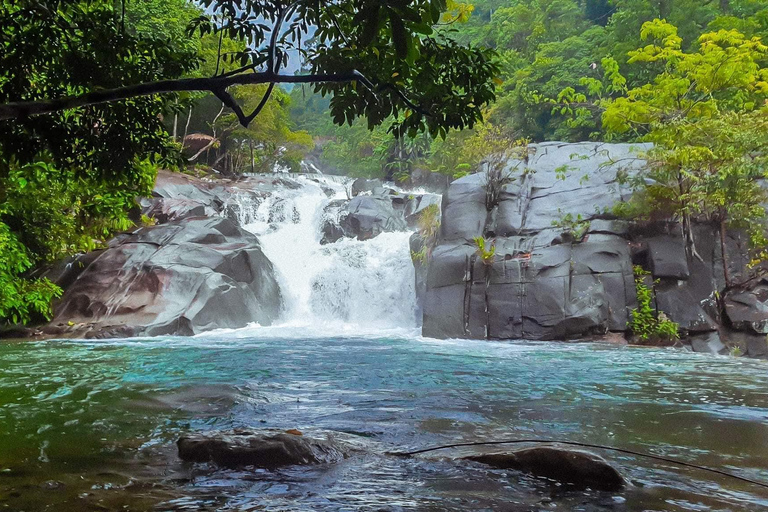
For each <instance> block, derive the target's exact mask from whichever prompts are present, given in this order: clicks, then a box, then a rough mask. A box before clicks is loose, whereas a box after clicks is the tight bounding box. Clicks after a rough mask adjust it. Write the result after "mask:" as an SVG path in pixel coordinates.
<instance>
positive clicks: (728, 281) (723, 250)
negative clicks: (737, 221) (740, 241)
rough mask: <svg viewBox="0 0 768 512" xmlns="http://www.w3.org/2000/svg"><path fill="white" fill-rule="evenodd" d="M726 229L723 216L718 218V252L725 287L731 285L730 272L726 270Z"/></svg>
mask: <svg viewBox="0 0 768 512" xmlns="http://www.w3.org/2000/svg"><path fill="white" fill-rule="evenodd" d="M726 236H727V233H726V230H725V218H724V217H721V219H720V252H721V253H722V257H723V278H724V279H725V288H726V289H728V288H730V287H731V274H730V272H729V271H728V249H727V247H726V245H727V244H726Z"/></svg>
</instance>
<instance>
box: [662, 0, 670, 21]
mask: <svg viewBox="0 0 768 512" xmlns="http://www.w3.org/2000/svg"><path fill="white" fill-rule="evenodd" d="M671 13H672V0H659V18H661V19H662V20H663V19H666V18H669V15H670V14H671Z"/></svg>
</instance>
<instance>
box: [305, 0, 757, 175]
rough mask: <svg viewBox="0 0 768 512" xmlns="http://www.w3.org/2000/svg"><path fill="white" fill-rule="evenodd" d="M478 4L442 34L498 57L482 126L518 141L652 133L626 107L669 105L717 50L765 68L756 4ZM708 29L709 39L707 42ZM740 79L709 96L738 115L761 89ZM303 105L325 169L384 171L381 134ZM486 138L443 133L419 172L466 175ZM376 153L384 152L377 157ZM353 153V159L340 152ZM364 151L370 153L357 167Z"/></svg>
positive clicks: (582, 0) (318, 106) (560, 0)
mask: <svg viewBox="0 0 768 512" xmlns="http://www.w3.org/2000/svg"><path fill="white" fill-rule="evenodd" d="M472 3H473V6H472V9H470V11H471V15H470V16H465V17H464V18H463V22H460V21H459V22H455V23H450V24H447V25H446V26H444V27H442V28H441V30H442V31H443V32H445V33H447V34H449V35H450V37H452V38H454V39H455V40H457V41H459V42H465V43H471V44H475V45H481V46H488V47H491V48H494V49H495V50H496V51H497V52H498V53H499V55H500V67H501V72H500V75H499V78H500V79H501V80H502V83H501V84H500V85H499V86H498V87H497V101H496V102H495V103H494V105H493V106H492V107H490V108H489V109H486V110H485V111H484V115H485V119H486V123H487V124H491V125H492V126H493V127H494V129H495V130H499V131H502V132H504V133H505V134H507V135H506V136H507V137H508V138H510V139H512V140H517V139H529V140H532V141H542V140H564V141H581V140H590V139H591V140H606V139H612V140H617V141H622V140H625V141H626V140H637V139H639V138H643V137H645V136H646V135H648V132H649V131H650V129H649V127H648V125H645V128H644V127H643V126H642V125H641V124H640V123H642V122H645V121H646V120H641V119H637V120H636V121H635V122H633V123H632V125H631V126H621V117H620V114H621V108H622V107H628V106H630V105H631V106H632V107H633V108H635V112H636V113H639V112H640V111H641V110H642V108H644V105H643V104H642V103H640V100H641V99H642V97H641V96H642V95H643V94H645V95H646V99H651V101H652V102H653V101H656V102H657V103H664V102H667V101H668V98H669V94H670V93H671V92H672V91H673V88H674V86H675V85H677V86H680V83H682V82H676V80H678V79H679V78H681V76H682V75H683V74H685V73H689V72H690V74H696V73H698V74H699V75H700V76H703V75H708V74H710V73H711V72H712V71H713V69H714V68H713V67H712V64H713V62H714V61H716V60H717V59H718V58H720V57H722V54H721V53H720V50H724V51H725V52H730V51H733V50H729V49H728V48H731V49H738V52H739V53H740V54H741V55H740V56H739V57H738V59H746V60H733V61H732V62H730V64H729V67H728V69H734V68H739V67H740V66H741V64H742V63H744V64H748V66H746V68H745V69H744V73H748V69H752V70H753V71H754V69H753V68H754V67H755V66H757V67H758V68H764V67H765V64H764V63H765V56H764V55H763V54H761V51H760V50H759V44H760V43H759V42H757V40H756V39H754V38H761V39H762V41H765V40H766V39H768V5H767V4H766V3H765V2H763V1H761V0H728V1H719V0H703V1H702V0H615V1H607V0H476V1H474V2H472ZM465 11H466V10H465ZM654 20H665V21H666V23H664V22H661V21H657V22H654ZM646 23H649V25H645V24H646ZM668 30H675V31H676V34H675V36H674V37H675V38H676V39H675V40H676V41H677V44H678V47H677V49H675V50H672V49H671V48H670V49H667V50H665V53H664V54H660V55H656V56H653V55H648V54H645V53H644V52H645V48H646V47H647V46H648V45H649V44H650V43H653V42H654V41H655V40H657V39H658V38H659V36H662V39H663V35H662V34H661V32H663V31H668ZM660 31H661V32H660ZM721 31H724V32H721ZM705 34H708V36H707V37H705V38H704V39H700V38H701V37H702V36H703V35H705ZM729 38H735V39H729ZM739 41H742V42H743V43H744V45H743V46H741V43H739ZM670 42H671V41H670ZM755 45H758V46H755ZM662 47H663V45H662ZM718 48H720V50H718ZM678 56H685V57H684V59H685V60H686V62H685V63H682V62H681V63H677V62H675V63H674V64H673V67H675V69H674V70H669V71H671V73H667V70H666V69H665V62H666V63H668V64H672V62H671V60H674V59H677V57H678ZM670 59H671V60H670ZM747 61H749V62H747ZM747 68H748V69H747ZM726 73H727V70H726V69H720V70H718V73H717V76H712V77H711V78H712V79H714V80H717V77H718V76H719V77H725V76H727V75H726ZM738 75H740V76H734V77H729V78H728V80H729V82H730V84H729V85H722V84H715V83H713V84H712V85H713V86H714V87H716V88H717V89H718V90H717V91H713V96H714V100H716V101H718V102H720V105H724V104H725V103H728V102H730V103H731V105H730V107H729V108H728V109H729V110H735V111H738V110H740V109H741V107H742V106H743V107H747V110H749V109H751V108H754V106H756V105H758V103H753V104H752V107H750V105H749V103H750V102H751V101H757V100H756V98H755V93H756V92H757V91H756V90H753V91H752V92H750V93H746V91H747V89H745V88H743V85H744V84H738V81H739V80H743V79H745V78H747V77H745V76H743V74H741V73H739V74H738ZM657 78H658V79H659V81H658V82H657V81H656V79H657ZM747 81H749V80H747ZM755 82H756V81H755ZM643 91H644V92H643ZM702 94H706V93H705V92H704V91H702V90H691V91H689V92H688V94H687V95H688V97H689V99H690V101H692V102H695V101H697V100H696V97H698V96H700V95H702ZM304 96H306V94H304ZM747 96H751V97H752V99H749V98H747ZM619 98H624V99H623V100H619ZM653 98H656V99H655V100H654V99H653ZM608 100H617V101H616V102H615V103H614V104H613V105H612V107H611V109H610V112H608V113H606V114H605V115H604V112H605V108H606V105H605V104H603V103H605V102H607V101H608ZM622 101H623V102H624V103H622ZM301 105H302V106H303V105H307V106H309V107H310V108H309V109H303V108H302V109H299V108H297V109H295V110H294V112H299V111H300V112H301V114H300V115H298V116H296V117H295V119H296V121H297V123H299V125H300V126H302V127H303V128H304V129H307V130H308V131H309V132H310V133H312V134H313V135H316V136H319V137H322V138H323V140H324V141H326V142H325V143H324V160H325V162H326V163H327V164H329V165H330V166H332V167H338V168H341V169H342V170H344V171H345V172H354V173H358V174H365V173H370V172H372V173H378V174H380V175H381V174H384V172H383V170H382V165H381V163H380V162H379V163H378V165H377V162H376V161H375V158H372V157H370V156H367V155H368V154H369V153H371V151H370V150H369V148H370V147H371V146H373V147H378V146H381V145H387V144H393V143H392V142H390V141H389V140H388V139H386V138H385V137H382V135H383V134H380V133H379V134H374V135H373V136H371V137H368V138H366V137H365V136H364V132H363V131H362V130H354V131H353V133H350V130H349V129H346V128H345V129H342V130H334V129H333V127H331V126H318V124H317V122H316V120H317V119H320V118H321V115H322V113H323V112H325V111H326V110H327V104H325V105H324V104H323V103H322V101H321V100H320V99H317V98H314V97H305V98H303V103H301ZM739 105H741V106H739ZM702 107H703V105H702ZM665 116H667V113H662V114H661V116H660V117H658V119H659V120H660V121H666V120H669V118H668V117H665ZM353 128H354V127H353ZM361 128H362V127H361ZM451 139H452V140H451ZM480 140H482V137H481V138H479V139H478V138H475V137H474V136H473V131H467V130H465V131H463V132H456V133H453V134H450V135H448V138H447V140H446V141H445V142H443V141H441V140H438V141H435V142H433V143H431V144H430V145H429V146H428V147H426V148H425V149H423V150H422V152H421V155H420V157H419V159H418V161H417V162H415V163H413V164H412V167H415V168H418V167H426V168H428V169H430V170H437V171H441V172H446V173H449V174H454V173H455V172H457V170H458V167H459V166H461V168H462V170H466V167H467V166H469V167H472V168H476V167H477V162H478V160H477V158H474V157H473V158H466V159H465V158H464V156H463V155H465V154H467V153H471V152H472V151H473V149H474V147H476V146H477V145H478V144H477V143H478V142H479V141H480ZM327 141H330V142H327ZM337 145H338V147H337ZM376 153H381V151H379V152H374V153H372V156H373V155H375V154H376ZM350 154H353V155H354V156H353V157H350V158H348V159H347V158H344V157H343V155H350ZM483 156H486V155H483ZM361 157H362V158H366V159H367V160H366V161H365V165H362V166H361V165H360V164H359V162H360V161H361V159H360V158H361ZM459 172H461V171H459Z"/></svg>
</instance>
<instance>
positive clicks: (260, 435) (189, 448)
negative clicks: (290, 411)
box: [176, 429, 347, 469]
mask: <svg viewBox="0 0 768 512" xmlns="http://www.w3.org/2000/svg"><path fill="white" fill-rule="evenodd" d="M176 445H177V447H178V449H179V457H180V458H181V459H182V460H185V461H189V462H213V463H215V464H217V465H219V466H223V467H229V468H237V467H241V466H254V467H257V468H267V469H275V468H279V467H284V466H295V465H309V464H321V463H332V462H338V461H340V460H343V459H344V458H345V457H346V456H347V451H346V450H345V449H344V448H343V447H342V446H341V445H339V444H337V443H335V442H333V441H330V440H322V439H313V438H311V437H306V436H304V435H302V434H301V433H299V432H293V433H288V432H281V433H276V432H270V431H254V430H248V429H235V430H229V431H212V432H199V433H189V434H184V435H182V436H181V437H180V438H179V440H178V441H177V443H176Z"/></svg>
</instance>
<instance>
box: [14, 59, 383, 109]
mask: <svg viewBox="0 0 768 512" xmlns="http://www.w3.org/2000/svg"><path fill="white" fill-rule="evenodd" d="M355 81H357V82H360V83H362V84H364V85H365V86H366V87H368V88H369V89H374V86H373V84H372V83H371V82H370V80H368V79H367V78H365V77H364V76H363V75H362V74H361V73H360V72H359V71H356V70H353V71H349V72H346V73H327V74H323V73H319V74H311V75H279V74H275V73H269V72H263V73H248V74H243V75H234V76H225V77H213V78H182V79H176V80H160V81H157V82H147V83H143V84H137V85H128V86H125V87H117V88H115V89H105V90H98V91H92V92H89V93H85V94H80V95H77V96H68V97H65V98H59V99H55V100H45V101H20V102H13V103H6V104H4V105H0V120H5V119H19V118H24V117H28V116H34V115H40V114H49V113H51V112H59V111H61V110H67V109H70V108H77V107H85V106H88V105H98V104H101V103H108V102H110V101H118V100H125V99H129V98H137V97H141V96H150V95H153V94H164V93H170V92H184V91H209V92H211V93H213V94H215V95H216V96H219V95H220V94H221V93H222V91H223V92H225V93H226V90H227V88H228V87H231V86H233V85H254V84H309V83H345V82H355ZM226 94H227V95H229V93H226ZM219 99H222V98H221V97H220V96H219ZM222 101H224V100H223V99H222ZM225 103H226V102H225Z"/></svg>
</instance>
